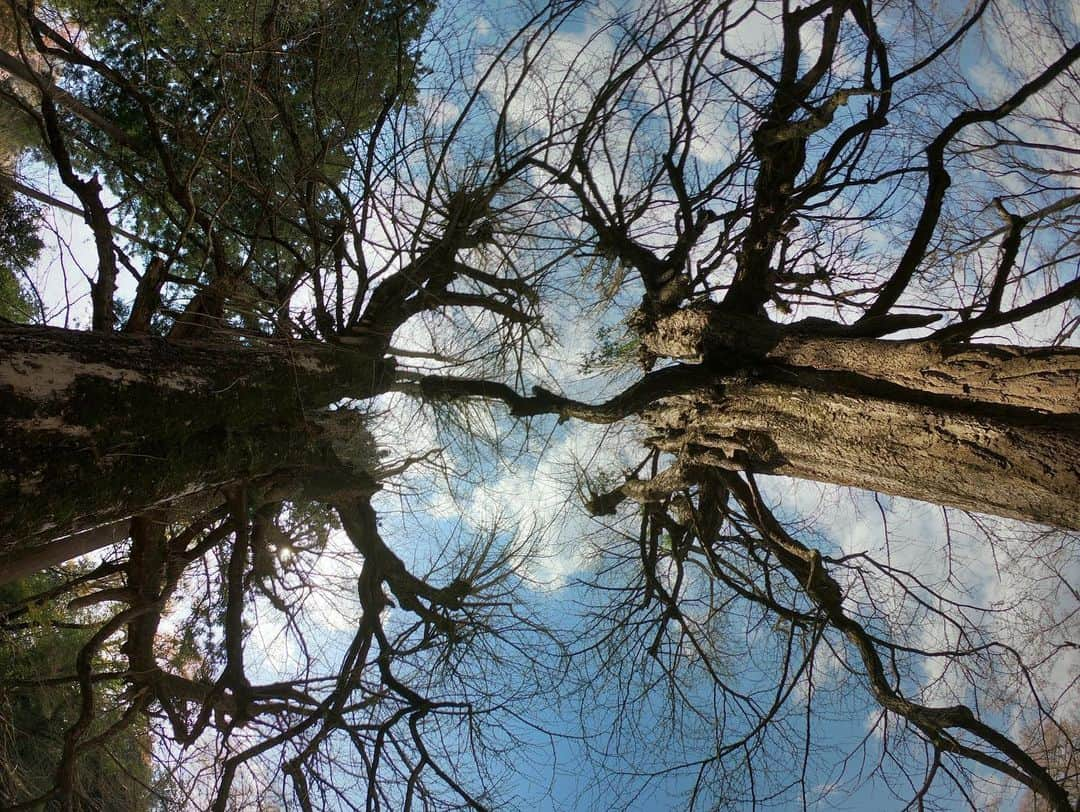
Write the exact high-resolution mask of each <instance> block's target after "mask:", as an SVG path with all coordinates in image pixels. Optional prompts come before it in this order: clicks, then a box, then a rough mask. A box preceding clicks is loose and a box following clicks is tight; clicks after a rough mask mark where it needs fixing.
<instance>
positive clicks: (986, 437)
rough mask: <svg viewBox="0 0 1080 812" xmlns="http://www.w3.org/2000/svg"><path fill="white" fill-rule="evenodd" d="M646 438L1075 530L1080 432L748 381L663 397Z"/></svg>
mask: <svg viewBox="0 0 1080 812" xmlns="http://www.w3.org/2000/svg"><path fill="white" fill-rule="evenodd" d="M645 420H646V422H647V423H648V425H649V426H650V427H651V428H652V429H653V430H654V431H656V432H658V436H656V437H654V438H653V439H652V440H651V443H652V444H653V445H654V446H655V447H657V448H660V449H662V450H664V451H669V452H671V453H673V454H679V455H682V457H683V458H684V459H686V460H687V461H688V462H692V463H697V464H706V465H710V464H711V465H717V466H720V467H725V468H735V469H739V470H749V471H752V472H755V473H766V474H782V475H785V476H792V477H798V478H800V479H812V480H816V481H818V482H832V483H836V484H839V485H853V486H855V487H859V488H868V489H870V490H875V491H881V492H882V493H889V494H895V495H897V496H907V497H911V498H913V499H921V500H923V501H926V502H933V503H935V504H941V505H949V506H952V507H958V508H963V509H965V510H972V511H977V512H980V513H992V514H995V515H999V516H1009V517H1012V518H1016V519H1024V520H1027V521H1033V522H1040V523H1044V524H1052V525H1056V526H1058V527H1066V528H1080V499H1078V498H1077V496H1078V494H1080V433H1078V432H1077V431H1076V430H1075V428H1073V429H1069V428H1066V427H1055V426H1053V425H1038V424H1029V425H1024V424H1022V423H1020V422H1018V421H1012V422H1009V421H1005V420H1001V419H993V418H989V417H986V416H978V415H970V414H963V413H955V412H948V411H944V410H942V409H936V408H930V407H926V406H921V405H917V404H908V403H902V402H896V401H890V400H885V399H881V398H873V397H853V396H851V395H846V394H835V393H830V392H821V391H815V390H814V389H808V388H803V387H798V386H780V385H776V384H772V383H755V382H748V383H745V384H736V385H731V386H727V387H725V388H724V390H723V392H722V393H720V392H716V391H715V390H713V391H709V390H700V391H694V392H692V393H688V394H686V395H681V396H679V397H676V398H671V399H669V400H666V401H664V402H663V403H661V404H660V405H659V406H658V407H656V408H653V409H651V410H650V411H649V412H647V413H646V415H645Z"/></svg>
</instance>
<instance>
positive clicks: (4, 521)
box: [0, 327, 392, 554]
mask: <svg viewBox="0 0 1080 812" xmlns="http://www.w3.org/2000/svg"><path fill="white" fill-rule="evenodd" d="M373 355H376V354H375V353H373V352H367V353H365V352H364V351H363V350H358V349H350V350H343V349H340V348H334V347H330V346H326V345H307V344H302V343H281V342H268V341H255V340H252V341H246V340H240V339H236V340H232V341H227V342H196V341H173V340H165V339H161V338H155V337H148V336H133V335H121V334H90V333H83V332H73V331H67V330H60V329H55V328H24V327H19V328H8V327H4V328H0V554H3V553H10V552H11V551H13V550H18V549H23V550H25V548H27V547H31V546H33V545H34V544H35V542H36V541H41V540H45V539H53V538H57V537H60V536H63V535H66V534H69V533H75V532H79V531H82V530H86V529H88V528H92V527H95V526H99V525H104V524H108V523H111V522H115V521H117V520H119V519H123V518H125V517H128V516H132V515H134V514H137V513H140V512H143V511H145V510H149V509H152V508H154V507H156V506H160V505H163V504H167V503H170V502H173V501H174V500H176V499H179V498H183V497H185V496H188V495H191V494H195V493H199V492H202V491H205V490H207V489H209V488H212V487H215V486H217V485H220V484H223V483H227V482H231V481H235V480H237V479H241V478H250V477H256V476H262V475H266V474H267V473H269V472H272V471H280V470H287V469H291V468H294V467H297V466H301V465H311V464H313V463H317V462H318V458H319V455H320V454H325V453H327V452H326V443H325V442H323V440H325V437H326V435H327V431H326V429H325V427H324V426H321V425H320V421H319V420H318V416H319V414H320V413H321V412H322V410H323V409H325V407H326V406H328V405H329V404H332V403H334V402H335V401H338V400H341V399H342V398H346V397H349V398H366V397H370V396H371V395H373V394H375V393H377V392H379V391H382V389H383V387H384V386H385V385H386V384H387V383H388V381H389V378H390V377H391V374H392V364H391V363H390V362H387V361H385V360H383V359H381V358H379V357H377V355H376V357H372V356H373Z"/></svg>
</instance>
